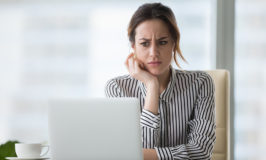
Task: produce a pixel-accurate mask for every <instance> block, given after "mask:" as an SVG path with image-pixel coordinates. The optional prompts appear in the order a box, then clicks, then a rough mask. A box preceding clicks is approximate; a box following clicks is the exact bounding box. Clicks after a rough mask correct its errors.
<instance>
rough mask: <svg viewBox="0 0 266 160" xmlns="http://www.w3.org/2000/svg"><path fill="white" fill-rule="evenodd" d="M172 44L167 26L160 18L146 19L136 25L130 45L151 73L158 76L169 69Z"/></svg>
mask: <svg viewBox="0 0 266 160" xmlns="http://www.w3.org/2000/svg"><path fill="white" fill-rule="evenodd" d="M174 46H175V45H174V41H173V40H172V37H171V35H170V32H169V29H168V26H167V25H166V24H165V23H164V22H163V21H162V20H160V19H152V20H146V21H144V22H142V23H140V24H139V25H138V26H137V28H136V35H135V44H133V45H132V47H133V49H134V52H135V54H136V56H137V59H138V60H140V61H141V62H142V63H143V64H144V66H145V69H146V70H147V71H149V72H150V73H151V74H153V75H155V76H159V75H162V74H164V73H166V72H168V71H169V66H170V64H171V61H172V53H173V50H174Z"/></svg>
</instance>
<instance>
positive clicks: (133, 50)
mask: <svg viewBox="0 0 266 160" xmlns="http://www.w3.org/2000/svg"><path fill="white" fill-rule="evenodd" d="M131 48H132V52H134V53H136V46H135V43H131Z"/></svg>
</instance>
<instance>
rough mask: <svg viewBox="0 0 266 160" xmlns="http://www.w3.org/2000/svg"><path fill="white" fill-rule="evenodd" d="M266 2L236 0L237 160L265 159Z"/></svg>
mask: <svg viewBox="0 0 266 160" xmlns="http://www.w3.org/2000/svg"><path fill="white" fill-rule="evenodd" d="M265 5H266V2H265V1H259V0H258V1H251V0H245V1H237V3H236V28H235V30H236V43H235V44H236V46H235V95H236V96H235V103H236V105H235V135H236V136H235V148H236V149H235V159H237V160H238V159H239V160H240V159H241V160H245V159H254V160H255V159H256V160H262V159H265V155H264V151H265V148H266V138H265V134H266V130H265V127H264V123H263V122H265V120H266V118H265V115H266V109H265V106H266V101H265V97H266V83H265V82H266V71H265V68H266V63H265V62H266V54H265V53H266V38H265V37H266V30H265V28H266V10H265Z"/></svg>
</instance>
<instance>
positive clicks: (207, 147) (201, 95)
mask: <svg viewBox="0 0 266 160" xmlns="http://www.w3.org/2000/svg"><path fill="white" fill-rule="evenodd" d="M197 83H198V85H199V86H200V87H199V92H198V98H197V101H196V103H195V106H194V119H192V120H191V121H189V122H188V135H187V144H182V145H178V146H174V147H155V149H156V152H157V155H158V157H159V159H160V160H163V159H169V160H172V159H174V160H181V159H182V160H185V159H187V160H188V159H195V160H196V159H197V160H198V159H201V160H209V159H211V155H212V150H213V146H214V143H215V140H216V135H215V129H216V124H215V101H214V98H215V97H214V90H215V89H214V83H213V81H212V78H211V77H210V76H209V75H208V74H203V76H201V77H200V79H199V81H197Z"/></svg>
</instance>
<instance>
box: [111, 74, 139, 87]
mask: <svg viewBox="0 0 266 160" xmlns="http://www.w3.org/2000/svg"><path fill="white" fill-rule="evenodd" d="M136 82H137V80H136V79H135V78H133V77H131V76H130V75H129V74H126V75H121V76H116V77H113V78H111V79H109V80H108V81H107V83H106V87H108V86H110V85H111V86H116V87H123V86H124V85H126V84H131V83H134V84H136Z"/></svg>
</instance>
